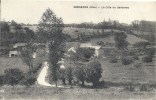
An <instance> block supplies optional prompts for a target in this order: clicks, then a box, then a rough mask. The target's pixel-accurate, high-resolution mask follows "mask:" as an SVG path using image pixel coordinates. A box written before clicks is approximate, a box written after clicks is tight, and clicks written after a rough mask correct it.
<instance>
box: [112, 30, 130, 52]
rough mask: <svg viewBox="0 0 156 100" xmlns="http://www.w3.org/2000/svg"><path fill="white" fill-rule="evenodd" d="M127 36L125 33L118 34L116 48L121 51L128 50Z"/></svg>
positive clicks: (116, 35) (115, 38)
mask: <svg viewBox="0 0 156 100" xmlns="http://www.w3.org/2000/svg"><path fill="white" fill-rule="evenodd" d="M126 38H127V35H126V34H125V33H124V32H120V33H116V34H115V37H114V40H115V47H116V48H117V49H119V50H124V49H127V46H128V44H129V43H128V41H126Z"/></svg>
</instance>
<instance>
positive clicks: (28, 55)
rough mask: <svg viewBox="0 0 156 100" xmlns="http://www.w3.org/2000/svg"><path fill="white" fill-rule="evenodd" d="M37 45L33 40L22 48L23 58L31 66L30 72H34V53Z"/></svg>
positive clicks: (30, 73)
mask: <svg viewBox="0 0 156 100" xmlns="http://www.w3.org/2000/svg"><path fill="white" fill-rule="evenodd" d="M36 49H37V47H36V46H35V45H34V44H33V42H30V43H27V44H26V46H25V47H24V48H22V50H21V58H22V60H23V62H24V63H26V64H27V65H28V66H29V74H28V75H32V74H33V72H32V71H33V59H34V58H33V54H34V52H35V51H36Z"/></svg>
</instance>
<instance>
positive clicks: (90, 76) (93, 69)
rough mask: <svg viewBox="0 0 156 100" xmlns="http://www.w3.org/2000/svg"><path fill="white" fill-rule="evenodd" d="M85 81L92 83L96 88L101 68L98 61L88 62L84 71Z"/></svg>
mask: <svg viewBox="0 0 156 100" xmlns="http://www.w3.org/2000/svg"><path fill="white" fill-rule="evenodd" d="M85 73H86V81H87V82H92V83H93V87H96V86H97V85H98V84H99V79H100V78H101V76H102V75H101V73H102V67H101V64H100V62H99V61H97V60H94V61H90V62H89V63H88V64H87V66H86V69H85Z"/></svg>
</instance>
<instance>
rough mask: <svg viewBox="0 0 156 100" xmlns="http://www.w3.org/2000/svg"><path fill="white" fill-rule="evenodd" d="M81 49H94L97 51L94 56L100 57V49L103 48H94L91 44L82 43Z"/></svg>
mask: <svg viewBox="0 0 156 100" xmlns="http://www.w3.org/2000/svg"><path fill="white" fill-rule="evenodd" d="M80 48H94V49H95V54H94V56H96V57H98V56H99V49H100V48H101V46H98V45H97V46H92V45H91V43H82V44H80Z"/></svg>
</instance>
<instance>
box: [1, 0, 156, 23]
mask: <svg viewBox="0 0 156 100" xmlns="http://www.w3.org/2000/svg"><path fill="white" fill-rule="evenodd" d="M73 6H98V7H101V6H103V7H106V6H111V7H112V6H114V7H117V6H119V7H129V9H106V8H105V9H102V8H98V9H93V8H73ZM48 7H49V8H51V9H52V10H53V11H54V13H55V14H56V15H57V16H58V17H62V19H63V21H64V23H81V22H93V23H98V22H100V21H103V20H104V19H105V20H108V19H109V18H110V19H112V20H119V22H122V23H130V22H131V21H133V20H149V21H156V2H119V1H117V2H114V1H113V2H111V1H109V2H108V1H107V2H100V1H98V2H90V1H87V2H84V1H79V2H78V1H77V2H75V1H70V2H69V1H61V2H60V1H36V0H35V1H30V0H27V1H26V0H23V1H17V0H2V4H1V10H2V13H1V19H2V20H5V21H11V20H15V21H16V22H19V23H21V22H22V23H31V24H34V23H35V24H37V23H38V21H39V20H40V18H41V16H42V13H43V12H44V11H45V10H46V9H47V8H48Z"/></svg>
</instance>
